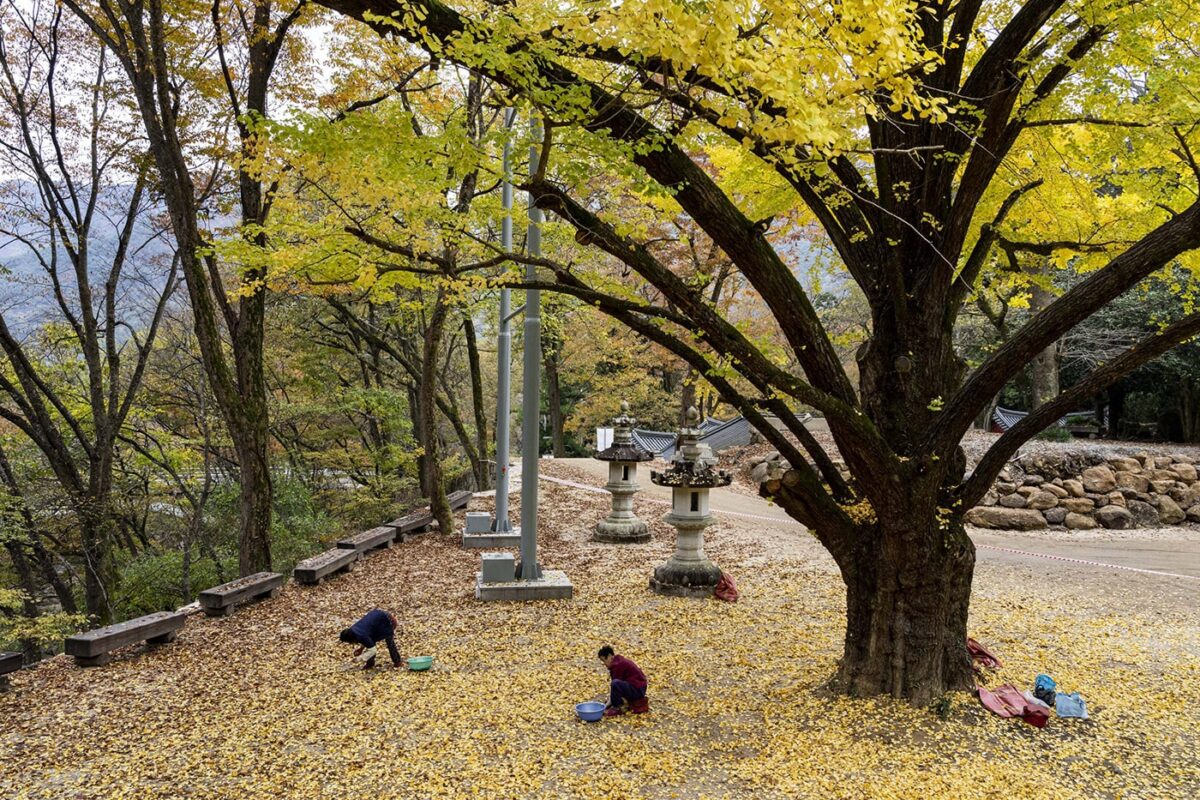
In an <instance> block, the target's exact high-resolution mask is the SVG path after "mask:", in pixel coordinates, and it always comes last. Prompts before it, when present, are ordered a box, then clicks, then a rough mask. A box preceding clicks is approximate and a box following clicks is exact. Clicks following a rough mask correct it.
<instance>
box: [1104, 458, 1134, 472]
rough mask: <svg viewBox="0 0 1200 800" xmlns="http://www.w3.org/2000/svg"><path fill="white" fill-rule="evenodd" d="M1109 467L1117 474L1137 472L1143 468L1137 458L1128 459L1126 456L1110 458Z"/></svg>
mask: <svg viewBox="0 0 1200 800" xmlns="http://www.w3.org/2000/svg"><path fill="white" fill-rule="evenodd" d="M1108 465H1109V466H1110V467H1112V468H1113V469H1114V470H1115V471H1117V472H1137V471H1138V470H1140V469H1141V468H1142V465H1141V463H1139V462H1138V460H1137V459H1136V458H1126V457H1124V456H1121V457H1119V458H1110V459H1109V460H1108Z"/></svg>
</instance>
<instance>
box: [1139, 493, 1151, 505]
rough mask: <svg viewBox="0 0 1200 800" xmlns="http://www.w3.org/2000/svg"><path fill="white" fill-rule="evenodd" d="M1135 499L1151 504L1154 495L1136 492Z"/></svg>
mask: <svg viewBox="0 0 1200 800" xmlns="http://www.w3.org/2000/svg"><path fill="white" fill-rule="evenodd" d="M1137 499H1138V500H1141V501H1142V502H1143V503H1153V502H1154V495H1152V494H1150V493H1149V492H1138V493H1137Z"/></svg>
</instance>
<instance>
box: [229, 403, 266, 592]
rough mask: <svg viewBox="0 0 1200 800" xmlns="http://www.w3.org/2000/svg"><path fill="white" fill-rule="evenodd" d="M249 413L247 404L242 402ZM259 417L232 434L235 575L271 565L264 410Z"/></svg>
mask: <svg viewBox="0 0 1200 800" xmlns="http://www.w3.org/2000/svg"><path fill="white" fill-rule="evenodd" d="M246 411H247V413H248V414H252V413H253V412H251V406H250V404H247V405H246ZM262 411H263V418H262V419H255V418H253V416H251V417H250V418H248V419H247V420H246V429H245V430H243V431H241V432H240V435H238V436H236V437H235V440H234V448H235V449H236V450H237V455H238V477H239V478H240V480H241V486H240V490H241V498H240V503H239V506H238V521H239V523H240V530H241V535H240V536H239V537H238V574H239V575H241V576H245V575H252V574H253V573H255V572H261V571H263V570H269V569H270V568H271V507H272V502H271V498H272V494H273V485H272V481H271V470H270V464H269V462H268V460H267V458H268V457H267V441H268V440H267V437H268V434H267V429H266V428H267V426H266V419H265V415H266V411H265V408H264V409H262Z"/></svg>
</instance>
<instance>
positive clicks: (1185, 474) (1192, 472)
mask: <svg viewBox="0 0 1200 800" xmlns="http://www.w3.org/2000/svg"><path fill="white" fill-rule="evenodd" d="M1171 471H1172V472H1174V473H1175V474H1176V475H1178V476H1179V480H1181V481H1187V482H1188V483H1192V482H1193V481H1195V480H1196V477H1197V472H1196V467H1195V465H1193V464H1185V463H1183V462H1182V461H1179V460H1178V457H1176V462H1175V463H1174V464H1172V465H1171Z"/></svg>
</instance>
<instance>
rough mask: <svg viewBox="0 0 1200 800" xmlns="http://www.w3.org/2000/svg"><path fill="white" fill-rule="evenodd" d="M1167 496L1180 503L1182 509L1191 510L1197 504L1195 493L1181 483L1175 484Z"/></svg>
mask: <svg viewBox="0 0 1200 800" xmlns="http://www.w3.org/2000/svg"><path fill="white" fill-rule="evenodd" d="M1167 496H1168V497H1170V498H1171V499H1172V500H1174V501H1175V502H1176V503H1179V507H1180V508H1190V507H1191V506H1192V504H1193V503H1195V502H1196V495H1195V493H1194V492H1193V491H1192V490H1191V489H1189V488H1188V487H1186V486H1184V485H1183V484H1180V483H1177V484H1175V486H1174V487H1173V488H1172V489H1171V491H1169V492H1167Z"/></svg>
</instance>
